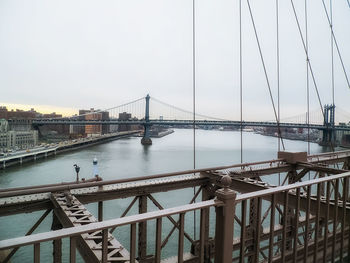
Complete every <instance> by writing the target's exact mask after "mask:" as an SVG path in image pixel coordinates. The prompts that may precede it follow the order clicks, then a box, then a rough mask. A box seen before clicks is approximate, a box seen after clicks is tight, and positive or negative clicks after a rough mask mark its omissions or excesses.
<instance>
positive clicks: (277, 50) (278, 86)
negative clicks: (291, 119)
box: [276, 0, 281, 183]
mask: <svg viewBox="0 0 350 263" xmlns="http://www.w3.org/2000/svg"><path fill="white" fill-rule="evenodd" d="M279 33H280V32H279V6H278V0H276V64H277V114H278V117H277V118H278V122H280V121H281V108H280V40H279ZM280 150H281V139H280V138H278V151H280ZM279 176H280V174H279ZM279 180H281V178H279ZM279 183H280V182H279Z"/></svg>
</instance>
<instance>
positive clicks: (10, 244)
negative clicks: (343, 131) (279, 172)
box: [0, 172, 350, 250]
mask: <svg viewBox="0 0 350 263" xmlns="http://www.w3.org/2000/svg"><path fill="white" fill-rule="evenodd" d="M349 176H350V172H346V173H342V174H337V175H332V176H328V177H322V178H318V179H314V180H310V181H306V182H300V183H294V184H290V185H286V186H278V187H274V188H269V189H265V190H261V191H255V192H252V193H246V194H239V195H237V197H236V203H238V202H241V201H243V200H247V199H251V198H257V197H263V196H266V195H272V194H275V193H280V192H285V191H289V190H291V189H295V188H301V187H305V186H310V185H313V184H320V183H324V182H328V181H332V180H338V179H342V178H346V177H349ZM222 205H224V203H223V202H222V201H219V200H217V199H214V200H208V201H203V202H198V203H194V204H187V205H182V206H178V207H173V208H168V209H163V210H160V211H153V212H148V213H144V214H138V215H132V216H128V217H123V218H117V219H111V220H106V221H102V222H96V223H91V224H88V225H83V226H77V227H73V228H66V229H61V230H57V231H51V232H45V233H39V234H34V235H31V236H24V237H17V238H12V239H7V240H1V241H0V250H1V249H9V248H15V247H20V246H26V245H31V244H35V243H40V242H46V241H50V240H54V239H60V238H65V237H70V236H76V235H80V234H83V233H88V232H94V231H99V230H103V229H108V228H112V227H119V226H123V225H129V224H135V223H139V222H144V221H147V220H152V219H156V218H161V217H165V216H170V215H174V214H181V213H186V212H189V211H193V210H198V209H203V208H208V207H218V206H222Z"/></svg>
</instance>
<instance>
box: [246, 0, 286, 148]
mask: <svg viewBox="0 0 350 263" xmlns="http://www.w3.org/2000/svg"><path fill="white" fill-rule="evenodd" d="M247 4H248V9H249V14H250V18H251V21H252V24H253V28H254V33H255V39H256V42H257V45H258V49H259V54H260V59H261V63H262V66H263V69H264V74H265V79H266V83H267V87H268V90H269V94H270V99H271V104H272V108H273V112H274V115H275V119H276V122H277V129H278V136H279V137H280V138H281V143H282V148H283V150H285V147H284V142H283V138H282V133H281V127H280V123H279V120H278V116H277V112H276V107H275V102H274V99H273V96H272V92H271V86H270V81H269V77H268V75H267V70H266V66H265V60H264V57H263V54H262V50H261V46H260V41H259V37H258V33H257V30H256V26H255V22H254V17H253V13H252V9H251V7H250V3H249V0H247Z"/></svg>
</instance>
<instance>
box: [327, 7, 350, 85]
mask: <svg viewBox="0 0 350 263" xmlns="http://www.w3.org/2000/svg"><path fill="white" fill-rule="evenodd" d="M322 4H323V9H324V12H325V14H326V16H327V20H328V24H329V27H330V29H331V36H332V39H333V40H334V44H335V47H336V50H337V53H338V57H339V60H340V63H341V66H342V68H343V72H344V75H345V78H346V82H347V84H348V88H349V89H350V81H349V78H348V74H347V73H346V69H345V65H344V61H343V57H342V55H341V53H340V49H339V46H338V41H337V39H336V37H335V34H334V30H333V24H332V20H331V18H330V17H329V14H328V11H327V7H326V4H325V2H324V0H322Z"/></svg>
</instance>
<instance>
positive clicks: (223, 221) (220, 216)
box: [215, 175, 242, 263]
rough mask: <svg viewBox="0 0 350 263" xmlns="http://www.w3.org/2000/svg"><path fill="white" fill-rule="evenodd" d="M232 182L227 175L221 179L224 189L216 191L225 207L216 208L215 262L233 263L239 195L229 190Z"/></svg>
mask: <svg viewBox="0 0 350 263" xmlns="http://www.w3.org/2000/svg"><path fill="white" fill-rule="evenodd" d="M231 182H232V180H231V177H230V176H228V175H225V176H224V177H223V178H222V179H221V183H222V184H223V186H224V188H223V189H219V190H217V191H216V196H217V199H218V200H220V201H222V202H224V205H223V206H220V207H217V208H216V228H215V262H222V263H228V262H230V263H231V262H232V249H233V225H234V215H235V201H236V195H237V194H236V192H235V191H233V190H231V189H230V188H229V186H230V185H231ZM241 242H242V240H241Z"/></svg>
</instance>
